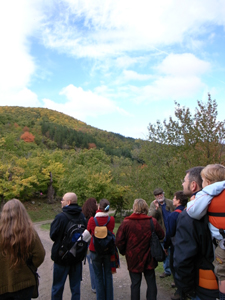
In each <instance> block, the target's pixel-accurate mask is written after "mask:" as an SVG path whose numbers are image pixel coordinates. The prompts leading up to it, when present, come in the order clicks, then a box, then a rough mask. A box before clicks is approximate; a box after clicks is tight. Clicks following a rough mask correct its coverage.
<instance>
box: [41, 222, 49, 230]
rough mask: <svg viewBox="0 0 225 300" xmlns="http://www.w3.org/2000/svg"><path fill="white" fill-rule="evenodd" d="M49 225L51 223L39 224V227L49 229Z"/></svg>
mask: <svg viewBox="0 0 225 300" xmlns="http://www.w3.org/2000/svg"><path fill="white" fill-rule="evenodd" d="M50 225H51V224H50V223H47V224H42V225H41V229H44V230H48V231H50Z"/></svg>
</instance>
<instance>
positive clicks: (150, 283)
mask: <svg viewBox="0 0 225 300" xmlns="http://www.w3.org/2000/svg"><path fill="white" fill-rule="evenodd" d="M143 273H144V276H145V280H146V283H147V292H146V299H147V300H156V298H157V287H156V281H155V270H154V269H153V270H145V271H144V272H143ZM129 274H130V279H131V300H140V287H141V279H142V273H134V272H130V271H129Z"/></svg>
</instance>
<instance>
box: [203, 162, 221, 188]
mask: <svg viewBox="0 0 225 300" xmlns="http://www.w3.org/2000/svg"><path fill="white" fill-rule="evenodd" d="M201 176H203V177H205V179H207V180H209V181H210V183H214V182H217V181H223V180H225V167H224V166H223V165H220V164H211V165H207V166H206V167H205V168H204V169H203V170H202V171H201Z"/></svg>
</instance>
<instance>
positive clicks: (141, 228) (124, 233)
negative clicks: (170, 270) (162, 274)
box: [116, 199, 164, 300]
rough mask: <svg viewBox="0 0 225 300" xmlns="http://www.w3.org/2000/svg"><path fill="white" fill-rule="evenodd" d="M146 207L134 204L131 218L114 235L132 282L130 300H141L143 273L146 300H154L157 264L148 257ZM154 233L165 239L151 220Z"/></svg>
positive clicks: (142, 202) (141, 202) (144, 202)
mask: <svg viewBox="0 0 225 300" xmlns="http://www.w3.org/2000/svg"><path fill="white" fill-rule="evenodd" d="M147 214H148V205H147V203H146V201H145V200H143V199H136V200H134V205H133V214H132V215H131V216H129V217H126V218H125V219H124V220H123V222H122V224H121V225H120V227H119V229H118V231H117V234H116V246H117V248H118V249H119V251H120V253H121V254H122V255H125V256H126V261H127V268H128V270H129V274H130V279H131V300H140V286H141V279H142V273H144V276H145V280H146V283H147V294H146V298H147V300H156V298H157V287H156V280H155V268H156V267H157V265H158V263H157V261H155V259H154V258H153V257H152V256H151V248H150V238H151V225H150V219H151V218H152V217H150V216H147ZM152 220H153V224H154V227H155V232H156V234H157V235H158V237H159V239H160V240H162V239H163V238H164V231H163V229H162V227H161V226H160V225H159V223H158V222H157V220H156V219H155V218H152Z"/></svg>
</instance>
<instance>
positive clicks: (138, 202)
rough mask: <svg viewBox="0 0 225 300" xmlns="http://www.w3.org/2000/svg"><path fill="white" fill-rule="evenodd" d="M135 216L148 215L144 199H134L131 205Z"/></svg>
mask: <svg viewBox="0 0 225 300" xmlns="http://www.w3.org/2000/svg"><path fill="white" fill-rule="evenodd" d="M133 211H134V213H135V214H145V215H147V214H148V204H147V203H146V201H145V200H144V199H135V200H134V204H133Z"/></svg>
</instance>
